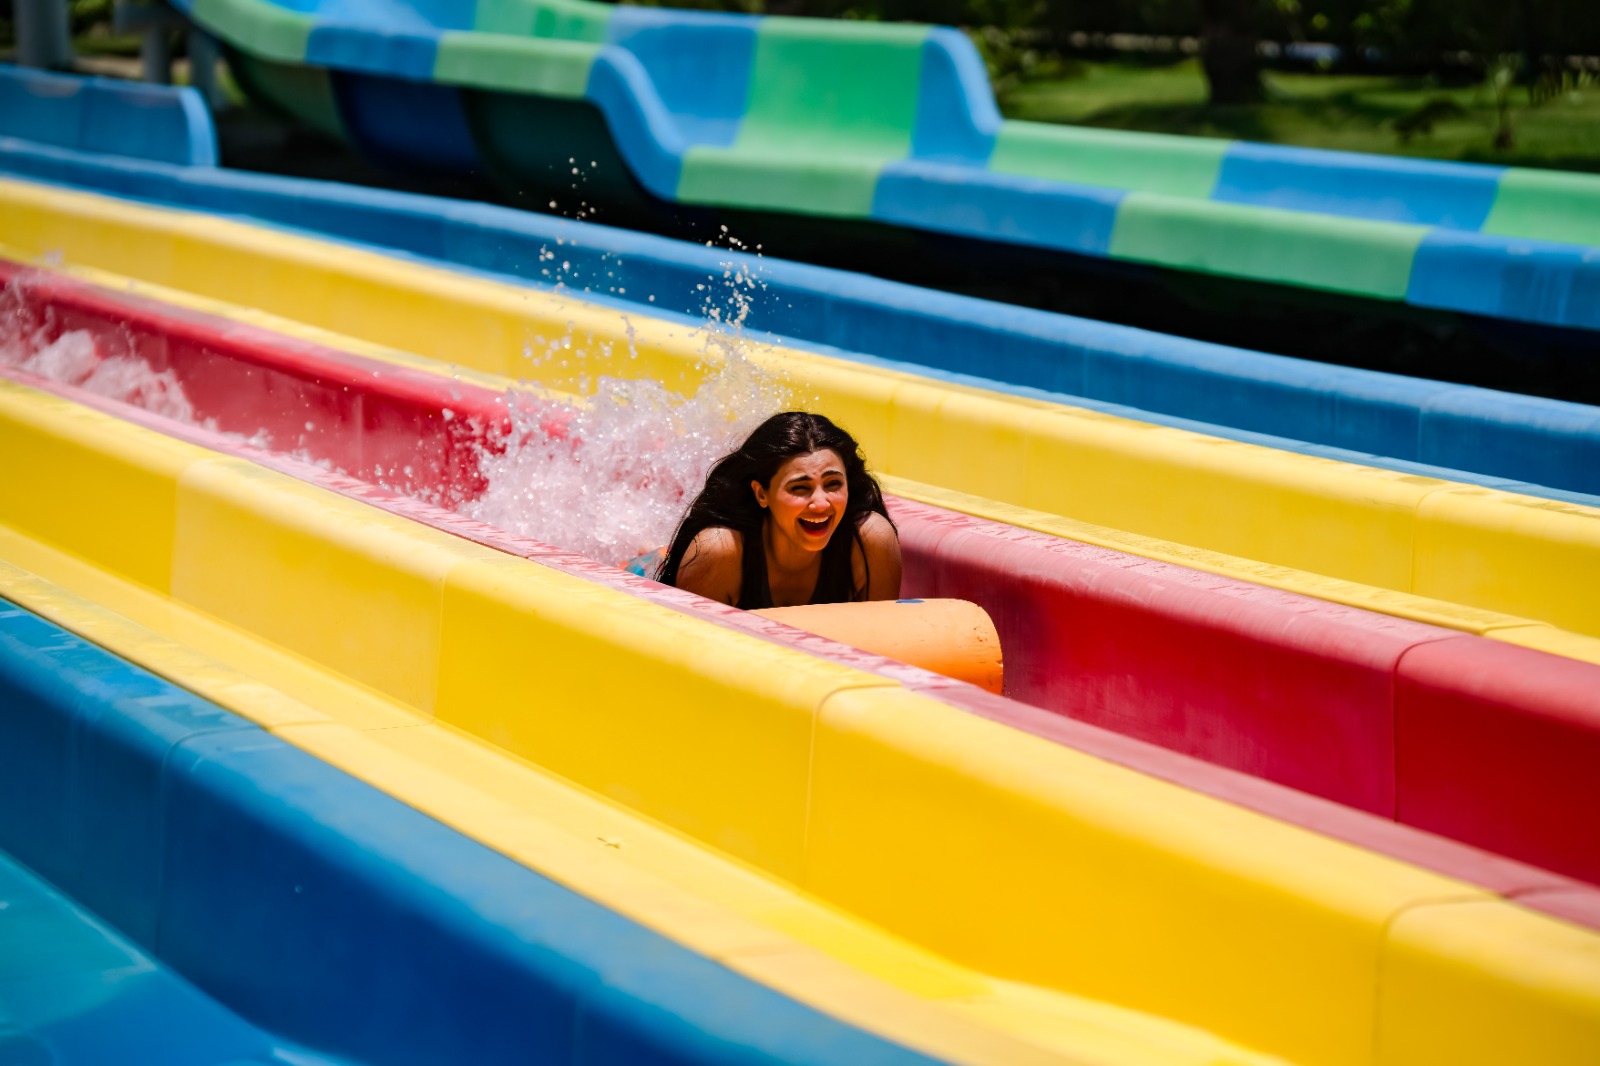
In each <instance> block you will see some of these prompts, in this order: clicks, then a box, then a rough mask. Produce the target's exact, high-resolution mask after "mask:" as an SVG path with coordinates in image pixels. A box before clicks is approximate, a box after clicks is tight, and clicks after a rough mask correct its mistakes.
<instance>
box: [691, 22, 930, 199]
mask: <svg viewBox="0 0 1600 1066" xmlns="http://www.w3.org/2000/svg"><path fill="white" fill-rule="evenodd" d="M928 32H929V28H928V27H927V26H900V25H878V26H874V27H873V28H872V32H871V33H870V34H869V33H863V32H862V27H861V25H860V24H859V23H851V22H824V21H821V20H816V19H790V18H769V19H764V20H762V22H761V28H760V31H759V33H758V34H757V37H756V49H755V59H754V62H753V64H752V67H753V69H754V70H755V71H756V76H755V77H752V79H751V83H750V96H749V100H748V103H747V106H746V109H745V115H744V121H743V122H742V124H741V125H740V127H739V136H738V139H737V140H736V141H735V142H734V143H733V144H732V145H731V146H729V147H726V148H720V147H710V146H704V145H701V146H697V147H695V148H692V149H690V150H689V152H688V154H687V155H686V156H685V157H684V163H683V171H682V175H681V177H680V178H679V182H678V197H679V199H681V200H683V201H685V202H690V203H718V204H725V205H728V206H738V207H770V206H771V205H773V204H784V205H785V207H786V208H787V209H790V210H794V211H798V212H801V213H804V214H825V215H835V216H845V217H856V218H863V217H866V216H867V215H868V214H869V213H870V212H871V210H872V197H873V192H874V190H875V189H876V188H877V182H878V175H879V173H880V172H881V171H882V169H883V166H884V165H885V164H886V163H889V162H892V161H894V160H897V159H904V158H905V157H906V156H908V155H909V154H910V152H911V134H912V130H913V127H914V126H915V124H916V119H917V94H918V87H919V85H920V84H921V77H922V46H923V43H924V42H925V41H926V40H927V38H928Z"/></svg>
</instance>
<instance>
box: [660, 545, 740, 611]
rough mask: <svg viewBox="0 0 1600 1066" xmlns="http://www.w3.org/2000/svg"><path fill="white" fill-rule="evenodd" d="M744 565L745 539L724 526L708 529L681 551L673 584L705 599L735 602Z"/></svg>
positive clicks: (737, 597)
mask: <svg viewBox="0 0 1600 1066" xmlns="http://www.w3.org/2000/svg"><path fill="white" fill-rule="evenodd" d="M743 562H744V537H743V536H741V535H740V533H739V532H738V531H737V530H733V529H729V528H728V527H727V526H707V527H706V528H705V529H702V530H701V531H700V532H698V533H696V534H695V535H694V539H692V540H691V541H689V546H688V547H687V548H685V549H684V552H683V562H681V563H679V564H678V577H677V581H676V582H675V584H676V585H677V586H678V587H679V588H681V589H687V590H689V591H690V592H697V593H699V594H700V595H702V596H705V597H706V598H708V599H713V600H720V601H722V602H723V603H728V604H732V603H737V602H738V600H739V588H740V586H741V585H742V584H743V580H742V579H743V573H744V571H743Z"/></svg>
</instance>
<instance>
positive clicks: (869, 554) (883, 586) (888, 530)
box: [850, 511, 900, 600]
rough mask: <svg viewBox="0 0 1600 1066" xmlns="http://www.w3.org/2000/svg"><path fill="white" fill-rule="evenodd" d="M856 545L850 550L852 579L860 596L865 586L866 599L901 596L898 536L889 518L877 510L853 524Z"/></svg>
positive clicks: (891, 598)
mask: <svg viewBox="0 0 1600 1066" xmlns="http://www.w3.org/2000/svg"><path fill="white" fill-rule="evenodd" d="M856 533H857V537H858V540H859V545H858V547H857V548H856V550H855V551H853V552H851V555H850V563H851V571H852V573H851V575H850V576H851V579H852V580H853V581H854V582H855V586H856V592H857V594H858V595H859V594H860V593H861V590H862V586H863V585H865V586H866V595H865V596H864V597H863V598H864V599H868V600H897V599H899V598H900V535H899V534H898V533H896V532H895V531H894V526H892V525H890V524H889V520H888V519H887V518H885V517H883V515H881V514H879V513H878V512H876V511H873V512H871V513H869V514H868V515H867V517H865V518H863V519H862V520H861V524H860V525H858V526H857V527H856Z"/></svg>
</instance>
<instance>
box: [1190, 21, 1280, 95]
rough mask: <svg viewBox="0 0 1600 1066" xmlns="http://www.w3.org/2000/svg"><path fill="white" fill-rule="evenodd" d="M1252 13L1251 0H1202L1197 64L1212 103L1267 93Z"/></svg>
mask: <svg viewBox="0 0 1600 1066" xmlns="http://www.w3.org/2000/svg"><path fill="white" fill-rule="evenodd" d="M1254 13H1255V7H1254V4H1253V3H1252V2H1251V0H1201V3H1200V15H1201V26H1202V32H1201V36H1200V65H1201V66H1202V67H1204V68H1205V72H1206V81H1207V82H1209V83H1210V86H1211V102H1212V103H1213V104H1253V103H1259V102H1260V101H1261V100H1262V99H1263V98H1264V97H1265V95H1266V93H1265V90H1264V88H1263V86H1262V84H1261V63H1260V60H1259V59H1257V58H1256V33H1255V29H1256V27H1255V19H1254V17H1253V16H1254Z"/></svg>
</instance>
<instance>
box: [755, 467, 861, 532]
mask: <svg viewBox="0 0 1600 1066" xmlns="http://www.w3.org/2000/svg"><path fill="white" fill-rule="evenodd" d="M750 488H751V490H752V491H753V492H754V493H755V494H756V502H757V503H759V504H760V505H761V506H763V507H765V508H767V510H768V511H769V512H770V513H771V515H772V531H773V534H774V536H775V537H779V538H782V539H784V540H787V541H788V542H789V543H791V544H793V545H795V546H796V547H799V548H801V549H803V550H805V551H813V552H819V551H821V550H822V549H823V548H826V547H827V546H828V541H829V540H830V539H831V538H832V537H833V531H834V530H835V529H837V528H839V522H840V520H841V519H843V518H844V508H845V504H846V503H847V502H848V501H849V499H850V493H849V489H848V487H847V485H846V482H845V476H844V460H842V459H840V458H839V455H838V453H837V452H835V451H833V450H832V449H830V448H824V449H822V450H821V451H815V452H811V453H810V454H809V455H797V456H795V457H794V458H793V459H790V460H789V461H788V462H786V463H784V464H783V465H782V466H780V467H779V468H778V472H777V474H775V475H774V476H773V478H772V481H771V482H770V483H769V484H767V485H762V484H761V483H760V482H759V481H752V482H750Z"/></svg>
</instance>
